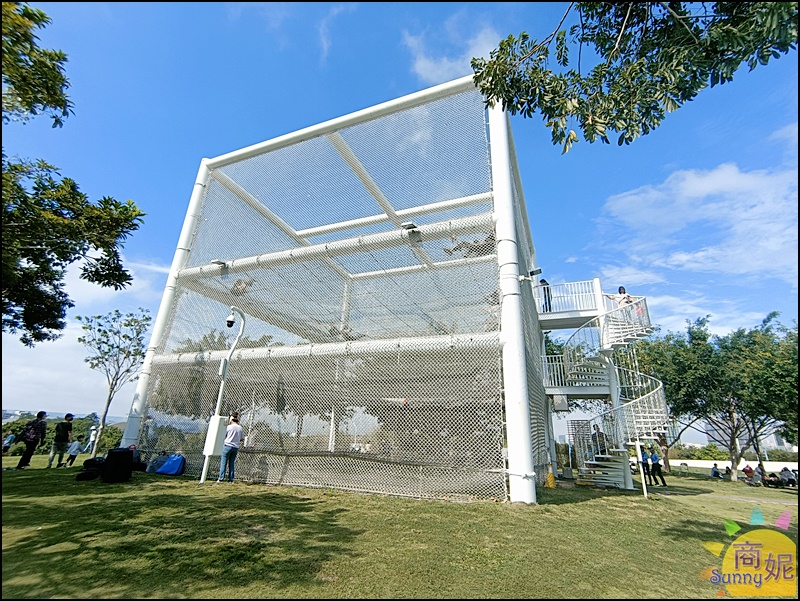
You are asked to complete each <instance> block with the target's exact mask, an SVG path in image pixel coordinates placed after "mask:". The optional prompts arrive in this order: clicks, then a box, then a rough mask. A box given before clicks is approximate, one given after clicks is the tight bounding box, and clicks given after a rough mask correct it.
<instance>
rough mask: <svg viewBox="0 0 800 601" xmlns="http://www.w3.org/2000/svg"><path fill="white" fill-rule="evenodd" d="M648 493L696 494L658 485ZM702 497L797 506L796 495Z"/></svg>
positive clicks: (708, 495)
mask: <svg viewBox="0 0 800 601" xmlns="http://www.w3.org/2000/svg"><path fill="white" fill-rule="evenodd" d="M647 492H648V494H651V495H652V494H658V495H697V493H696V492H683V491H679V490H669V488H668V489H667V490H664V489H663V488H661V487H659V488H658V490H654V491H650V489H648V490H647ZM703 496H704V497H716V498H718V499H729V500H731V501H746V502H748V503H776V504H777V505H795V506H797V497H794V498H791V497H789V498H786V499H754V498H751V497H735V496H733V495H718V494H713V493H703Z"/></svg>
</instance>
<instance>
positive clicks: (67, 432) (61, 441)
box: [47, 413, 75, 467]
mask: <svg viewBox="0 0 800 601" xmlns="http://www.w3.org/2000/svg"><path fill="white" fill-rule="evenodd" d="M73 419H75V416H74V415H72V414H71V413H67V414H66V415H65V416H64V421H63V422H60V423H59V424H57V425H56V435H55V437H54V438H53V446H52V448H51V449H50V456H49V457H48V458H47V467H53V460H54V459H55V457H56V455H58V463H57V464H56V467H64V455H65V454H66V452H67V450H68V449H69V445H71V444H72V420H73Z"/></svg>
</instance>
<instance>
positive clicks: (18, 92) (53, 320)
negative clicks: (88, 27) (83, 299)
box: [2, 2, 145, 346]
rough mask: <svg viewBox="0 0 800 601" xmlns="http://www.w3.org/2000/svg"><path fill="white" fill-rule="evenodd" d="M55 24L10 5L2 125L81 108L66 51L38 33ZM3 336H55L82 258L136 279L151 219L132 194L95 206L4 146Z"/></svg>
mask: <svg viewBox="0 0 800 601" xmlns="http://www.w3.org/2000/svg"><path fill="white" fill-rule="evenodd" d="M48 23H50V18H49V17H48V16H47V15H46V14H45V13H44V12H42V11H41V10H39V9H34V8H31V7H30V6H28V5H27V4H25V3H20V2H3V24H2V29H3V56H2V62H3V96H2V98H3V125H4V126H5V125H6V124H9V123H21V124H23V125H24V124H25V123H26V122H27V121H28V120H30V119H31V118H32V117H33V116H36V115H42V114H43V115H46V116H48V117H49V118H50V119H52V121H53V127H61V126H63V124H64V120H65V119H66V118H67V117H68V116H69V115H70V114H72V113H73V110H72V102H71V101H70V99H69V96H68V95H67V90H68V88H69V86H70V84H69V81H68V80H67V78H66V76H65V74H64V65H65V64H66V62H67V56H66V54H64V53H63V52H61V51H57V50H45V49H42V48H39V46H38V43H37V42H38V37H37V36H36V35H35V33H34V32H35V31H36V30H37V29H39V28H42V27H44V26H45V25H47V24H48ZM2 171H3V225H2V248H3V326H2V331H3V332H9V333H11V334H17V333H21V336H20V341H21V342H22V343H23V344H25V345H26V346H34V345H35V344H36V343H38V342H43V341H49V340H56V339H58V338H60V337H61V332H62V331H63V329H64V327H65V326H66V321H65V319H64V318H65V316H66V312H67V310H68V309H70V308H71V307H73V306H74V303H73V302H72V300H71V299H70V298H69V295H68V294H67V293H66V291H65V290H64V277H65V274H66V269H67V267H68V266H69V265H71V264H72V263H75V262H78V261H82V262H83V266H82V268H81V274H80V277H81V278H82V279H84V280H86V281H88V282H92V283H95V284H99V285H100V286H103V287H112V288H114V289H115V290H120V289H122V288H125V287H126V286H127V285H128V284H130V282H131V281H132V277H131V275H130V273H128V271H126V270H125V269H124V268H123V265H122V258H121V255H120V250H121V248H122V244H123V242H124V241H125V240H126V239H127V237H128V236H130V235H131V234H132V233H133V232H135V231H136V230H137V229H138V228H139V226H140V225H141V224H142V223H143V217H144V215H145V214H144V213H143V212H142V211H141V210H140V209H139V208H138V207H137V206H136V205H135V204H134V203H133V201H131V200H128V201H126V202H119V201H117V200H115V199H113V198H111V197H103V198H101V199H100V200H99V201H97V202H94V203H93V202H90V201H89V199H88V197H87V196H86V195H85V194H83V193H82V192H81V191H80V189H79V188H78V185H77V184H76V183H75V181H74V180H72V179H70V178H67V177H62V176H61V174H60V173H59V172H58V169H57V168H56V167H54V166H53V165H50V164H48V163H46V162H45V161H43V160H37V161H30V160H22V159H14V160H11V159H9V158H8V157H7V156H6V152H5V147H4V148H3V159H2Z"/></svg>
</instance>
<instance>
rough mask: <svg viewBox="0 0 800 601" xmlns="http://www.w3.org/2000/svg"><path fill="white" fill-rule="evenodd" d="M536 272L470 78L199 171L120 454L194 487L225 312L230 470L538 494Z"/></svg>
mask: <svg viewBox="0 0 800 601" xmlns="http://www.w3.org/2000/svg"><path fill="white" fill-rule="evenodd" d="M535 263H536V261H535V251H534V247H533V242H532V240H531V236H530V228H529V225H528V218H527V214H526V209H525V200H524V196H523V192H522V185H521V180H520V176H519V171H518V167H517V164H516V157H515V153H514V145H513V140H512V136H511V130H510V125H509V120H508V117H507V115H506V114H505V113H504V112H503V111H502V110H501V109H500V108H497V107H494V108H487V107H486V106H485V104H484V100H483V97H482V96H481V95H480V93H479V91H478V90H477V89H476V88H475V86H474V84H473V82H472V77H471V76H469V77H465V78H462V79H458V80H455V81H453V82H449V83H446V84H443V85H440V86H436V87H433V88H430V89H428V90H423V91H421V92H418V93H415V94H411V95H409V96H405V97H403V98H399V99H397V100H394V101H391V102H387V103H384V104H381V105H378V106H375V107H371V108H368V109H365V110H362V111H359V112H356V113H353V114H350V115H347V116H344V117H341V118H338V119H334V120H332V121H328V122H325V123H322V124H319V125H316V126H313V127H309V128H306V129H303V130H300V131H297V132H294V133H291V134H287V135H284V136H281V137H278V138H275V139H273V140H269V141H266V142H263V143H261V144H256V145H254V146H251V147H248V148H244V149H241V150H239V151H235V152H232V153H229V154H225V155H222V156H219V157H217V158H214V159H203V161H202V162H201V165H200V169H199V172H198V175H197V179H196V181H195V185H194V190H193V193H192V195H191V199H190V202H189V207H188V210H187V213H186V218H185V221H184V224H183V229H182V232H181V235H180V239H179V242H178V247H177V249H176V252H175V256H174V259H173V263H172V267H171V270H170V274H169V277H168V281H167V285H166V288H165V291H164V295H163V298H162V301H161V305H160V308H159V311H158V316H157V318H156V321H155V323H154V329H153V333H152V337H151V340H150V343H149V345H148V348H147V354H146V357H145V361H144V364H143V367H142V371H141V375H140V378H139V381H138V386H137V389H136V393H135V395H134V399H133V403H132V407H131V411H130V414H129V418H128V422H127V426H126V429H125V433H124V435H123V440H122V443H121V444H122V445H128V444H137V445H138V446H139V448H140V449H141V450H142V451H143V453H145V455H146V454H148V453H155V452H158V451H160V450H162V449H166V450H171V451H180V452H181V453H183V454H184V455H185V456H186V457H187V459H188V470H187V474H189V475H193V476H198V477H199V476H200V471H201V466H202V465H203V464H204V458H203V455H202V451H203V446H204V440H205V435H206V430H207V429H208V424H209V420H210V418H211V416H212V415H213V414H214V409H215V401H216V400H217V396H216V393H217V391H219V390H220V371H221V370H220V369H219V368H220V364H221V362H223V361H224V360H226V359H227V349H228V347H229V346H230V345H229V336H230V333H229V332H228V331H226V329H225V328H223V324H224V321H225V317H226V315H228V313H229V311H230V307H231V306H234V305H235V306H236V307H238V308H239V309H240V310H241V311H242V312H243V313H244V314H246V315H247V331H246V332H245V333H244V336H243V337H242V340H241V341H240V342H239V344H238V346H237V348H236V352H235V353H232V355H231V357H230V361H229V364H228V365H227V368H228V370H227V381H226V383H225V385H226V388H225V399H224V401H222V404H223V407H222V414H223V415H225V414H229V413H230V412H232V411H237V412H239V415H240V420H241V424H242V426H243V427H244V429H245V433H246V435H247V442H246V444H245V446H244V447H243V449H242V450H241V451H240V454H239V459H238V460H237V470H236V475H237V478H238V479H242V480H247V481H253V482H264V483H272V484H286V485H300V486H313V487H331V488H340V489H346V490H357V491H364V492H375V493H384V494H393V495H405V496H414V497H424V498H440V499H448V500H469V499H500V500H507V501H512V502H523V503H536V502H537V499H536V488H537V484H543V483H544V482H545V478H546V476H547V473H548V469H550V455H551V449H552V444H551V443H552V440H551V437H552V435H551V425H550V413H549V412H550V408H549V404H548V399H547V396H546V394H545V389H544V384H543V377H542V367H541V366H542V362H541V355H542V352H541V344H542V332H541V329H540V326H539V319H538V313H537V308H536V300H535V298H534V290H533V289H532V287H531V286H530V284H529V280H530V277H529V276H528V274H529V273H531V272H533V271H534V270H535V269H536V264H535ZM210 461H211V466H210V468H211V471H212V473H215V471H214V470H215V469H218V463H219V460H218V458H215V457H211V458H210ZM205 463H208V461H205ZM207 467H208V466H207V465H206V466H205V467H204V468H203V477H204V476H205V469H206V468H207Z"/></svg>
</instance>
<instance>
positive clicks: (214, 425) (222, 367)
mask: <svg viewBox="0 0 800 601" xmlns="http://www.w3.org/2000/svg"><path fill="white" fill-rule="evenodd" d="M234 314H236V315H238V316H239V317H240V318H241V322H240V323H239V333H238V334H237V335H236V338H235V339H234V341H233V344H232V345H231V349H230V350H229V351H228V356H227V357H224V358H223V359H222V362H221V363H220V364H219V375H220V376H221V377H222V379H221V380H220V382H219V393H217V406H216V407H215V409H214V415H213V417H212V418H211V421H210V423H209V428H208V431H207V433H206V444H205V449H204V450H203V454H204V455H205V459H204V460H203V473H202V474H201V475H200V484H202V483H203V482H205V481H206V475H207V474H208V464H209V461H210V459H211V456H212V455H215V454H217V453H215V452H214V450H213V448H214V446H215V445H214V443H215V441H216V439H217V438H218V437H219V431H220V430H219V428H220V427H221V425H220V423H219V422H220V419H219V418H220V414H219V411H220V409H222V393H223V391H224V390H225V379H226V378H227V376H228V364H229V363H230V360H231V357H233V351H234V349H235V348H236V345H237V344H239V339H240V338H241V337H242V332H244V324H245V316H244V313H242V310H241V309H240V308H239V307H231V314H230V315H228V319H226V320H225V325H227V326H228V327H229V328H232V327H233V324H234V322H235V321H236V317H235V315H234ZM223 431H224V430H223Z"/></svg>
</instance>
